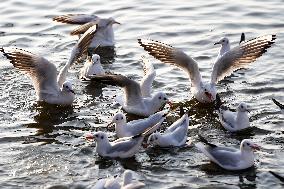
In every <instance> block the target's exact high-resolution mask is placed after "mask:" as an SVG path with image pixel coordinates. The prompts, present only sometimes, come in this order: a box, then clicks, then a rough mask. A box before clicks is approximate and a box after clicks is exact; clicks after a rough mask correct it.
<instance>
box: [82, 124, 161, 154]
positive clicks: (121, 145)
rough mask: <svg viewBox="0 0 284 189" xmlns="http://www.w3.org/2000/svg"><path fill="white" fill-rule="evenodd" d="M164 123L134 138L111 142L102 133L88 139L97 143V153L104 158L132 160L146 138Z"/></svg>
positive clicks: (89, 136) (99, 132) (96, 133)
mask: <svg viewBox="0 0 284 189" xmlns="http://www.w3.org/2000/svg"><path fill="white" fill-rule="evenodd" d="M162 122H163V119H162V120H160V121H159V122H158V123H157V124H155V125H153V126H152V127H151V128H148V129H147V130H146V131H144V132H143V133H140V134H138V135H135V136H132V137H123V138H119V139H117V140H115V141H113V142H109V140H108V137H107V134H106V133H104V132H102V131H98V132H95V133H94V134H91V135H90V134H89V135H87V136H86V138H87V139H95V140H96V141H97V146H96V152H97V153H98V154H99V155H100V156H102V157H109V158H130V157H132V156H134V155H135V154H136V153H137V152H138V151H139V149H140V147H141V145H142V142H143V140H144V138H145V136H146V135H149V134H151V133H152V132H154V131H155V130H157V129H158V128H159V126H160V125H161V123H162Z"/></svg>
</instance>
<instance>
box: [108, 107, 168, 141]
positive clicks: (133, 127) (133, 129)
mask: <svg viewBox="0 0 284 189" xmlns="http://www.w3.org/2000/svg"><path fill="white" fill-rule="evenodd" d="M167 114H168V113H165V111H159V112H157V113H155V114H153V115H150V116H149V117H147V118H144V119H138V120H134V121H130V122H128V123H127V122H126V117H125V115H124V114H123V113H121V112H119V113H117V114H115V116H114V117H113V119H112V121H111V123H110V124H108V126H110V125H111V124H113V123H114V124H115V132H116V135H117V137H118V138H122V137H131V136H135V135H138V134H140V133H143V132H144V131H145V130H146V129H148V128H150V127H152V126H153V125H155V124H157V123H162V122H163V121H164V119H165V117H166V115H167Z"/></svg>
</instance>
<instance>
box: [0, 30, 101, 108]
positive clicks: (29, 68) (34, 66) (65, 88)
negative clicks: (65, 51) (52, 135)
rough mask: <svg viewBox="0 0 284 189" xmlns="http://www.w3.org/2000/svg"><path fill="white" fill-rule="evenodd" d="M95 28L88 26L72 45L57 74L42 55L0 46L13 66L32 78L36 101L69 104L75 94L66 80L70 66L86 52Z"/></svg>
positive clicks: (54, 68) (0, 49)
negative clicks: (67, 58)
mask: <svg viewBox="0 0 284 189" xmlns="http://www.w3.org/2000/svg"><path fill="white" fill-rule="evenodd" d="M95 31H96V28H95V27H91V28H89V30H88V32H86V33H85V34H84V35H83V36H82V37H81V38H80V40H79V41H78V42H77V43H76V45H75V46H74V47H73V49H72V52H71V55H70V57H69V60H68V61H67V63H66V64H65V65H64V67H63V68H62V69H61V70H60V72H59V74H58V75H57V69H56V67H55V65H54V64H52V63H51V62H49V61H48V60H47V59H45V58H44V57H41V56H39V55H36V54H33V53H31V52H28V51H25V50H22V49H18V48H6V47H5V48H4V47H2V48H0V51H1V52H2V53H3V55H4V56H5V57H6V58H7V59H8V60H9V61H10V62H11V63H12V64H13V66H14V67H15V68H17V69H18V70H20V71H22V72H24V73H26V74H27V75H28V76H29V77H30V78H31V80H32V82H33V85H34V88H35V90H36V94H37V100H38V101H44V102H47V103H49V104H59V105H71V104H72V103H73V101H74V98H75V94H74V91H73V89H72V85H71V83H70V82H69V81H66V76H67V73H68V69H69V68H70V66H71V65H72V64H73V63H74V62H75V61H76V60H77V59H78V58H79V57H80V56H81V55H82V54H85V53H86V52H87V48H88V46H89V44H90V43H91V39H92V38H93V35H94V34H95Z"/></svg>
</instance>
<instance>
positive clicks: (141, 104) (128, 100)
mask: <svg viewBox="0 0 284 189" xmlns="http://www.w3.org/2000/svg"><path fill="white" fill-rule="evenodd" d="M92 80H94V81H98V82H101V83H105V84H109V85H115V86H120V87H122V88H123V89H124V95H125V97H124V99H118V98H117V100H119V101H120V102H118V103H119V104H120V105H122V108H123V109H124V110H125V111H126V112H127V113H131V114H136V115H139V116H145V117H147V116H150V115H152V114H154V113H155V112H157V111H159V110H160V109H161V108H162V107H163V106H164V105H165V104H166V103H169V100H168V97H167V95H166V94H165V93H164V92H158V93H156V94H154V95H152V96H151V97H143V96H142V88H141V86H140V85H139V83H138V82H136V81H134V80H132V79H129V78H128V77H126V76H123V75H114V74H108V75H102V76H95V77H93V78H92Z"/></svg>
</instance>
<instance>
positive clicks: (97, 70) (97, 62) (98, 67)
mask: <svg viewBox="0 0 284 189" xmlns="http://www.w3.org/2000/svg"><path fill="white" fill-rule="evenodd" d="M104 74H105V70H104V68H103V66H102V64H101V58H100V55H98V54H93V55H88V58H87V61H86V62H85V64H84V66H83V68H82V69H81V71H80V78H81V79H84V80H87V79H91V78H92V77H93V76H95V75H104Z"/></svg>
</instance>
